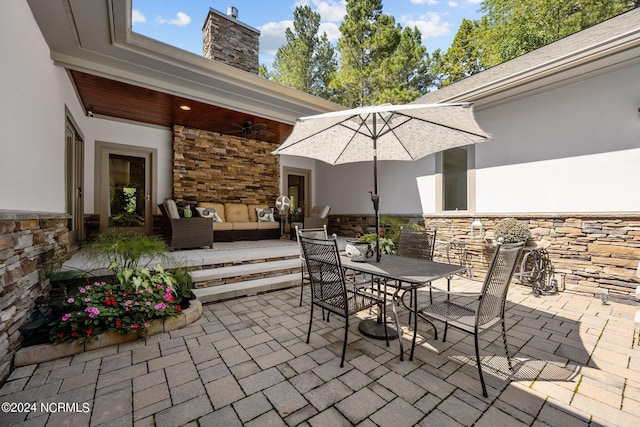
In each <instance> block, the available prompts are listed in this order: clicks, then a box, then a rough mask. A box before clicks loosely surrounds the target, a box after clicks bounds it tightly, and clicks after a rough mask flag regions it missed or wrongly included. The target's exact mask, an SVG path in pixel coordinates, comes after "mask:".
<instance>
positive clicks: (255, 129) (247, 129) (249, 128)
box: [229, 120, 275, 137]
mask: <svg viewBox="0 0 640 427" xmlns="http://www.w3.org/2000/svg"><path fill="white" fill-rule="evenodd" d="M231 124H232V125H233V126H236V127H237V128H239V129H238V130H232V131H230V132H229V133H242V134H244V136H246V137H248V136H254V135H262V136H275V134H273V133H271V132H268V131H266V130H265V129H266V128H267V125H266V124H264V123H253V122H252V121H250V120H247V121H244V122H242V123H240V124H237V123H231Z"/></svg>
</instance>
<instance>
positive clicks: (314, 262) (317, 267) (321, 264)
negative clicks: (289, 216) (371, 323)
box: [300, 237, 387, 367]
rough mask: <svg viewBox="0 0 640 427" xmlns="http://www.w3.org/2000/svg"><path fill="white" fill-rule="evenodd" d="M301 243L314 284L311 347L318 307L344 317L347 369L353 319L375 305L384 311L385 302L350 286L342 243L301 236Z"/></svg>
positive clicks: (344, 349)
mask: <svg viewBox="0 0 640 427" xmlns="http://www.w3.org/2000/svg"><path fill="white" fill-rule="evenodd" d="M300 243H301V245H302V250H303V252H304V259H305V262H306V263H307V271H308V272H309V279H310V281H311V316H310V318H309V331H308V332H307V344H308V343H309V339H310V337H311V325H312V323H313V307H314V306H316V305H317V306H318V307H320V308H322V309H323V310H327V311H328V312H329V313H334V314H336V315H338V316H341V317H344V319H345V324H344V342H343V345H342V359H341V361H340V367H343V366H344V356H345V354H346V351H347V338H348V336H349V317H350V316H351V315H353V314H355V313H358V312H360V311H362V310H366V309H367V308H370V307H374V306H377V307H378V310H383V305H384V300H383V299H382V298H378V297H376V296H373V295H370V294H367V293H365V292H362V291H359V290H357V289H356V288H348V287H347V282H346V280H345V276H344V270H343V268H342V263H341V262H340V254H339V252H338V243H337V241H336V240H335V239H326V240H325V239H311V238H306V237H301V238H300ZM383 318H384V316H383ZM384 326H385V330H386V326H387V321H386V318H384Z"/></svg>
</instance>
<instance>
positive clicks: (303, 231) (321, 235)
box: [296, 225, 329, 261]
mask: <svg viewBox="0 0 640 427" xmlns="http://www.w3.org/2000/svg"><path fill="white" fill-rule="evenodd" d="M301 237H308V238H311V239H321V240H327V239H328V238H329V235H328V234H327V226H326V225H325V226H322V227H321V228H300V227H298V226H297V225H296V239H297V240H298V249H299V250H300V259H301V260H303V261H304V252H303V251H302V243H301V242H300V238H301Z"/></svg>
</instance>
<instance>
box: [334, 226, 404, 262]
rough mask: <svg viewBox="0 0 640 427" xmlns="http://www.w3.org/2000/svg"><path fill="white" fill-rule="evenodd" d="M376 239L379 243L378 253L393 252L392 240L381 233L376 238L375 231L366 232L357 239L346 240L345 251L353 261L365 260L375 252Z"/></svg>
mask: <svg viewBox="0 0 640 427" xmlns="http://www.w3.org/2000/svg"><path fill="white" fill-rule="evenodd" d="M380 234H382V233H380ZM376 241H377V242H378V244H379V245H380V253H382V254H392V253H394V250H395V245H394V243H393V240H391V239H389V238H386V237H384V236H383V235H379V236H378V237H377V238H376V233H367V234H364V235H362V236H360V237H359V238H357V239H352V240H347V247H346V248H345V252H346V254H347V256H349V257H350V258H351V260H353V261H366V260H367V259H369V258H371V257H372V256H373V255H374V254H375V253H376Z"/></svg>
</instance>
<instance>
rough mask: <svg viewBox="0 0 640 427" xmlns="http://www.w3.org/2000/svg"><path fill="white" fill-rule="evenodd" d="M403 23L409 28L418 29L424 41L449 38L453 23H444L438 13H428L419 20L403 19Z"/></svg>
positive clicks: (405, 17)
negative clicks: (434, 38) (442, 37)
mask: <svg viewBox="0 0 640 427" xmlns="http://www.w3.org/2000/svg"><path fill="white" fill-rule="evenodd" d="M400 20H401V22H402V23H403V24H404V26H407V27H414V26H415V27H418V30H420V33H422V39H423V40H424V39H427V38H433V37H440V36H448V35H449V34H450V30H451V23H449V22H442V19H441V17H440V15H439V14H437V13H427V14H425V15H421V16H419V17H418V18H411V17H407V16H404V17H401V18H400Z"/></svg>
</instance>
